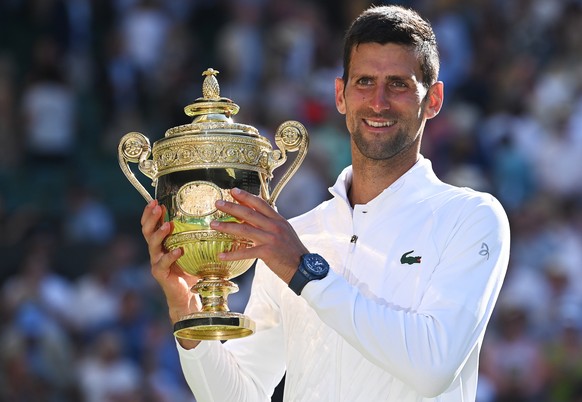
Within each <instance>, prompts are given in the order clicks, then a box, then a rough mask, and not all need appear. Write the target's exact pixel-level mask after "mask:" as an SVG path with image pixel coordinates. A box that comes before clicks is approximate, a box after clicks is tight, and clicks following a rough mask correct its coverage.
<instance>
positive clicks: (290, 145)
mask: <svg viewBox="0 0 582 402" xmlns="http://www.w3.org/2000/svg"><path fill="white" fill-rule="evenodd" d="M275 144H277V147H278V148H279V150H280V151H275V152H274V154H275V158H276V160H275V161H274V166H273V170H275V168H276V167H278V166H281V165H282V164H283V163H285V161H286V160H287V152H296V151H297V156H296V157H295V159H294V160H293V163H292V164H291V166H289V168H288V169H287V171H286V172H285V173H284V174H283V176H282V177H281V179H280V180H279V182H278V183H277V185H276V186H275V188H274V189H273V193H272V194H271V196H270V198H269V199H268V202H269V204H271V205H274V204H275V200H276V199H277V197H278V196H279V193H280V192H281V190H282V189H283V187H285V185H286V184H287V182H289V180H290V179H291V177H293V175H294V174H295V173H296V172H297V169H299V166H300V165H301V163H302V162H303V160H304V159H305V155H306V154H307V147H308V146H309V136H308V134H307V129H306V128H305V126H304V125H303V124H301V123H299V122H298V121H294V120H289V121H286V122H284V123H282V124H281V125H280V126H279V128H277V131H276V132H275Z"/></svg>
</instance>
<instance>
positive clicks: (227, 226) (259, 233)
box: [210, 221, 269, 244]
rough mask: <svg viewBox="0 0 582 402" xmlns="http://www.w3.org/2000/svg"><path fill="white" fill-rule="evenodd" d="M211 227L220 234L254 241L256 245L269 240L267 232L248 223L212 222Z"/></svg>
mask: <svg viewBox="0 0 582 402" xmlns="http://www.w3.org/2000/svg"><path fill="white" fill-rule="evenodd" d="M210 227H211V228H212V229H214V230H218V231H219V232H223V233H228V234H230V235H233V236H236V237H240V238H244V239H249V240H252V241H253V243H255V244H258V243H264V242H266V241H267V240H268V239H267V237H269V233H268V232H267V231H265V230H262V229H260V228H258V227H256V226H254V225H249V224H247V223H236V222H220V221H212V222H210Z"/></svg>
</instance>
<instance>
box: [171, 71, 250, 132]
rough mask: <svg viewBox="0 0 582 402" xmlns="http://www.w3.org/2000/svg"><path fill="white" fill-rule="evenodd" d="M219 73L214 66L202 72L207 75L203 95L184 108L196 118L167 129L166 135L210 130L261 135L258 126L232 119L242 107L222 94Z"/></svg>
mask: <svg viewBox="0 0 582 402" xmlns="http://www.w3.org/2000/svg"><path fill="white" fill-rule="evenodd" d="M218 73H219V71H218V70H215V69H213V68H208V69H207V70H206V71H204V72H203V73H202V75H204V76H205V78H204V82H203V83H202V97H201V98H198V99H196V100H195V101H194V102H193V103H191V104H189V105H188V106H186V107H185V108H184V112H185V113H186V115H188V116H191V117H194V120H193V121H192V123H190V124H186V125H182V126H178V127H173V128H171V129H169V130H168V131H166V135H165V136H166V137H170V136H174V135H180V134H196V133H202V132H208V131H221V132H225V131H226V133H228V134H237V133H238V134H242V135H250V136H253V137H258V136H259V132H258V130H257V129H256V128H254V127H252V126H249V125H246V124H240V123H235V122H234V121H233V120H232V116H234V115H235V114H237V113H238V111H239V109H240V108H239V106H238V105H237V104H236V103H234V102H233V101H232V100H231V99H229V98H225V97H221V96H220V85H218V80H217V79H216V75H217V74H218Z"/></svg>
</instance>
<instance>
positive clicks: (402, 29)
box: [343, 5, 439, 88]
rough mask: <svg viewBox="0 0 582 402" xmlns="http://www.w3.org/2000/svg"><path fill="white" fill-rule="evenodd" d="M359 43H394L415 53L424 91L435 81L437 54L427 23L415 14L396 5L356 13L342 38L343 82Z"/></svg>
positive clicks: (437, 67)
mask: <svg viewBox="0 0 582 402" xmlns="http://www.w3.org/2000/svg"><path fill="white" fill-rule="evenodd" d="M362 43H379V44H382V45H383V44H386V43H396V44H401V45H405V46H409V47H410V48H411V49H413V50H414V51H415V52H417V54H418V60H419V63H420V69H421V71H422V83H423V85H424V86H425V87H426V88H428V87H430V86H431V85H432V84H434V83H435V82H436V81H437V79H438V74H439V54H438V48H437V42H436V37H435V34H434V32H433V30H432V26H431V25H430V23H429V22H428V21H427V20H425V19H424V18H422V17H421V16H420V15H419V14H418V13H417V12H416V11H414V10H411V9H408V8H404V7H400V6H394V5H391V6H372V7H370V8H368V9H366V10H365V11H364V12H362V14H360V15H359V16H358V17H357V18H356V19H355V20H354V22H352V25H351V26H350V28H349V29H348V31H347V32H346V35H345V38H344V60H343V63H344V66H343V67H344V75H343V80H344V82H347V79H348V73H349V68H350V61H351V55H352V49H353V48H354V47H357V46H358V45H360V44H362Z"/></svg>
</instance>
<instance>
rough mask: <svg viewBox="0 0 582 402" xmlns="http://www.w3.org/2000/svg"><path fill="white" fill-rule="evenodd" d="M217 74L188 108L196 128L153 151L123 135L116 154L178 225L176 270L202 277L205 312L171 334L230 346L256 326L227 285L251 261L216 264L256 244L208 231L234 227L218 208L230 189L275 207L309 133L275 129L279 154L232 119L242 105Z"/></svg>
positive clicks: (292, 124)
mask: <svg viewBox="0 0 582 402" xmlns="http://www.w3.org/2000/svg"><path fill="white" fill-rule="evenodd" d="M217 73H218V71H216V70H213V69H212V68H210V69H208V70H206V71H205V72H204V73H203V74H202V75H204V76H205V78H204V83H203V84H202V94H203V97H202V98H198V99H196V100H195V101H194V102H193V103H192V104H190V105H188V106H186V107H185V108H184V111H185V113H186V114H187V115H188V116H191V117H193V118H194V120H193V121H192V123H190V124H186V125H182V126H177V127H173V128H170V129H169V130H167V131H166V134H165V136H164V138H162V139H160V140H158V141H156V142H154V145H153V148H152V147H150V142H149V140H148V139H147V138H146V137H145V136H144V135H143V134H141V133H137V132H131V133H128V134H126V135H124V136H123V138H121V141H120V143H119V148H118V157H119V165H120V167H121V170H122V171H123V173H124V174H125V176H126V177H127V179H128V180H129V181H130V183H131V184H132V185H133V186H134V187H135V188H136V189H137V191H139V193H140V194H141V195H142V196H143V197H144V198H145V199H146V201H148V202H149V201H151V200H153V198H152V196H151V195H150V193H149V192H148V191H147V190H146V189H145V188H144V186H143V185H142V184H141V183H140V182H139V181H138V180H137V178H136V177H135V176H134V174H133V172H132V171H131V169H130V167H129V163H128V162H132V163H136V164H137V165H138V169H139V170H140V171H141V172H142V173H143V174H144V175H145V176H147V177H148V178H150V179H152V186H154V187H155V197H156V198H157V200H158V202H159V204H160V205H161V206H162V207H164V221H165V222H173V231H172V233H171V234H170V235H169V236H168V237H167V238H166V239H165V240H164V246H165V247H166V248H167V249H168V250H173V249H175V248H178V247H181V248H183V250H184V254H183V255H182V257H180V258H179V259H178V265H179V266H180V267H181V268H182V269H183V270H184V271H185V272H187V273H189V274H191V275H194V276H196V277H198V278H200V279H199V280H198V282H197V283H196V284H195V285H194V286H193V287H192V291H193V292H195V293H198V294H199V295H200V300H201V302H202V309H201V311H198V312H192V313H191V314H189V315H187V316H185V317H183V318H181V319H180V321H178V322H177V323H176V324H175V325H174V335H175V336H177V337H180V338H185V339H196V340H226V339H233V338H241V337H244V336H248V335H251V334H252V333H253V332H254V330H255V324H254V322H253V321H252V320H251V319H250V318H248V317H247V316H245V315H243V314H240V313H237V312H232V311H230V310H229V308H228V305H227V297H228V295H229V294H230V293H234V292H236V291H237V290H238V286H237V285H236V284H235V283H233V282H231V281H230V279H232V278H235V277H237V276H239V275H241V274H243V273H244V272H246V271H247V270H248V269H249V268H250V267H251V266H252V264H253V262H254V260H242V261H220V260H219V259H218V257H217V256H218V254H219V253H221V252H228V251H234V250H238V249H241V248H245V247H252V242H251V241H250V240H247V239H244V238H240V237H237V236H233V235H228V234H224V233H221V232H217V231H215V230H212V229H210V222H211V221H212V220H218V221H227V222H236V219H235V218H234V217H232V216H229V215H227V214H225V213H223V212H221V211H219V210H217V209H216V208H215V202H216V201H217V200H227V201H233V198H232V197H231V195H230V190H231V189H232V188H233V187H238V188H241V189H244V190H246V191H248V192H250V193H252V194H255V195H258V196H260V197H261V198H263V199H264V200H266V201H267V202H268V203H269V204H271V205H274V203H275V200H276V199H277V196H278V195H279V193H280V191H281V189H282V188H283V187H284V186H285V184H287V182H288V181H289V180H290V179H291V177H292V176H293V175H294V174H295V172H296V171H297V169H298V168H299V166H300V165H301V163H302V162H303V159H304V158H305V154H306V152H307V147H308V144H309V139H308V135H307V130H306V129H305V127H304V126H303V125H302V124H301V123H299V122H297V121H286V122H284V123H283V124H281V125H280V126H279V128H278V129H277V131H276V134H275V143H276V145H277V147H278V148H279V149H278V150H274V149H273V147H272V146H271V143H270V142H269V140H268V139H266V138H265V137H263V136H261V135H259V132H258V131H257V129H256V128H254V127H252V126H249V125H245V124H240V123H235V122H234V121H233V119H232V116H233V115H235V114H236V113H237V112H238V110H239V106H238V105H237V104H235V103H234V102H233V101H232V100H230V99H228V98H224V97H221V96H220V87H219V85H218V81H217V79H216V74H217ZM287 152H297V155H296V156H295V158H294V160H293V162H292V163H291V164H290V166H289V167H288V169H287V171H286V172H285V173H284V174H283V175H282V176H281V178H280V179H279V180H278V182H277V183H276V186H275V188H274V189H273V191H272V192H271V191H270V187H269V183H270V180H271V179H272V178H273V170H275V169H276V168H277V167H279V166H281V165H282V164H284V163H285V162H286V161H287ZM150 155H152V159H149V157H150Z"/></svg>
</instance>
